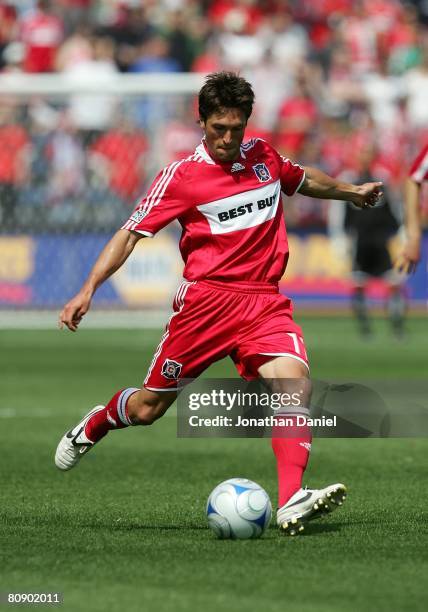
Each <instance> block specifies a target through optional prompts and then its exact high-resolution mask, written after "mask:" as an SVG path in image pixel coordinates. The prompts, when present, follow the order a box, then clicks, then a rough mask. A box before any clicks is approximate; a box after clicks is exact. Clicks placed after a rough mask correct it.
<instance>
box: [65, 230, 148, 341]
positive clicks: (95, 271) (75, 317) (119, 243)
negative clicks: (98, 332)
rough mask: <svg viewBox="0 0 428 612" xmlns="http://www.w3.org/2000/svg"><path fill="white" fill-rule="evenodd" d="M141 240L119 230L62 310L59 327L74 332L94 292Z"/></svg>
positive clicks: (131, 233)
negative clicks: (77, 291)
mask: <svg viewBox="0 0 428 612" xmlns="http://www.w3.org/2000/svg"><path fill="white" fill-rule="evenodd" d="M141 238H143V236H142V235H141V234H137V233H136V232H132V231H128V230H124V229H120V230H119V231H118V232H116V234H115V235H114V236H113V238H112V239H111V240H110V241H109V242H108V243H107V244H106V246H105V247H104V249H103V250H102V251H101V253H100V255H99V257H98V259H97V261H96V262H95V264H94V267H93V268H92V270H91V271H90V273H89V276H88V278H87V279H86V281H85V282H84V284H83V285H82V288H81V289H80V291H79V293H77V294H76V295H75V296H74V297H73V298H72V299H71V300H70V301H69V302H68V303H67V304H66V305H65V306H64V308H63V309H62V311H61V314H60V315H59V327H60V329H62V328H63V327H64V325H66V326H67V327H68V329H69V330H71V331H73V332H75V331H77V328H78V326H79V323H80V321H81V320H82V318H83V316H84V315H85V314H86V313H87V312H88V310H89V308H90V306H91V301H92V297H93V295H94V293H95V291H96V290H97V289H98V287H99V286H100V285H102V283H103V282H104V281H106V280H107V279H108V278H110V276H111V275H112V274H114V272H116V270H118V269H119V268H120V267H121V266H122V265H123V264H124V263H125V261H126V260H127V259H128V257H129V255H130V254H131V253H132V251H133V250H134V247H135V245H136V244H137V242H138V241H139V240H140V239H141Z"/></svg>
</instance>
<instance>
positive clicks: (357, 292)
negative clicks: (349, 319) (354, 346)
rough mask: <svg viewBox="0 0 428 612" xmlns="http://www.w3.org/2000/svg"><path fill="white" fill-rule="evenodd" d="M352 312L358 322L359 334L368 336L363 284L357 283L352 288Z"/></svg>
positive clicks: (368, 326) (369, 333)
mask: <svg viewBox="0 0 428 612" xmlns="http://www.w3.org/2000/svg"><path fill="white" fill-rule="evenodd" d="M351 306H352V312H353V313H354V316H355V318H356V320H357V323H358V329H359V331H360V334H361V335H362V336H364V337H366V338H367V337H368V336H370V335H371V333H372V329H371V325H370V320H369V314H368V309H367V301H366V294H365V288H364V285H357V286H355V287H354V288H353V290H352V295H351Z"/></svg>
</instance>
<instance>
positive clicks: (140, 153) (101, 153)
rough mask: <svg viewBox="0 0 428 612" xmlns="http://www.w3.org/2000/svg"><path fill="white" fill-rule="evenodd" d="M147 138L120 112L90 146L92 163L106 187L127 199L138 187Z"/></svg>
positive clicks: (143, 174)
mask: <svg viewBox="0 0 428 612" xmlns="http://www.w3.org/2000/svg"><path fill="white" fill-rule="evenodd" d="M147 150H148V143H147V139H146V137H145V136H144V134H143V133H142V132H141V131H136V129H135V125H134V124H133V123H132V122H131V121H130V120H129V119H128V117H127V116H125V115H122V116H121V117H120V118H119V121H118V123H117V126H116V127H114V128H113V129H111V130H110V131H108V132H106V133H105V134H104V135H103V136H101V137H100V138H98V140H96V141H95V142H94V144H93V145H92V147H91V153H92V161H91V163H92V166H93V168H95V171H96V173H97V174H98V176H104V177H105V178H106V179H107V182H108V185H109V187H110V189H111V190H112V191H113V192H114V193H116V194H117V195H118V196H120V197H121V198H122V199H123V200H124V201H126V202H131V201H132V200H133V199H135V198H136V197H137V196H138V195H139V194H140V193H141V190H142V187H143V183H144V179H145V170H144V165H145V164H144V158H145V154H146V152H147Z"/></svg>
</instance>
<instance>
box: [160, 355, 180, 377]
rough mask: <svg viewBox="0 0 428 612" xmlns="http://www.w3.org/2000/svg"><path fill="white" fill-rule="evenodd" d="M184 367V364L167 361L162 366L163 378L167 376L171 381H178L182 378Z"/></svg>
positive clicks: (171, 360)
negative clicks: (181, 373)
mask: <svg viewBox="0 0 428 612" xmlns="http://www.w3.org/2000/svg"><path fill="white" fill-rule="evenodd" d="M182 367H183V364H182V363H178V361H174V360H173V359H165V361H164V362H163V366H162V376H165V378H169V379H170V380H177V378H178V377H179V376H180V372H181V368H182Z"/></svg>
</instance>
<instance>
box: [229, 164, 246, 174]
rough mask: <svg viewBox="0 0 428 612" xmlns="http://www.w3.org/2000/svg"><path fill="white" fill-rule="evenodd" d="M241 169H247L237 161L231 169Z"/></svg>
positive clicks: (233, 170) (232, 170) (237, 170)
mask: <svg viewBox="0 0 428 612" xmlns="http://www.w3.org/2000/svg"><path fill="white" fill-rule="evenodd" d="M240 170H245V166H243V165H242V164H240V163H239V162H235V163H234V164H233V165H232V167H231V169H230V171H231V172H239V171H240Z"/></svg>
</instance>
